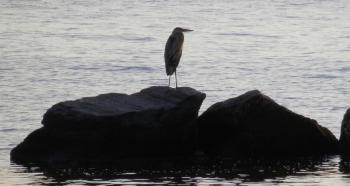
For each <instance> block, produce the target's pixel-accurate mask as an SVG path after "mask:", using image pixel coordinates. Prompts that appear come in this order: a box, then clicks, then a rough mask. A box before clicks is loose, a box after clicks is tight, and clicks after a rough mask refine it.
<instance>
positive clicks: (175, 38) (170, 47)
mask: <svg viewBox="0 0 350 186" xmlns="http://www.w3.org/2000/svg"><path fill="white" fill-rule="evenodd" d="M190 31H193V30H190V29H185V28H180V27H176V28H174V30H173V32H172V33H171V35H170V36H169V38H168V41H167V42H166V45H165V51H164V60H165V70H166V74H167V75H168V76H169V85H168V86H169V87H170V77H171V75H173V74H174V73H175V85H176V88H177V77H176V68H177V66H178V65H179V62H180V59H181V55H182V45H183V43H184V34H183V32H190Z"/></svg>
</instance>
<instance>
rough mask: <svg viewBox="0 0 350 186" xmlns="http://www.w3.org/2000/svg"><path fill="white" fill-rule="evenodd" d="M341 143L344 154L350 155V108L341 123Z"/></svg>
mask: <svg viewBox="0 0 350 186" xmlns="http://www.w3.org/2000/svg"><path fill="white" fill-rule="evenodd" d="M339 142H340V146H341V150H342V153H346V154H350V108H349V109H348V110H347V111H346V113H345V114H344V118H343V121H342V123H341V129H340V139H339Z"/></svg>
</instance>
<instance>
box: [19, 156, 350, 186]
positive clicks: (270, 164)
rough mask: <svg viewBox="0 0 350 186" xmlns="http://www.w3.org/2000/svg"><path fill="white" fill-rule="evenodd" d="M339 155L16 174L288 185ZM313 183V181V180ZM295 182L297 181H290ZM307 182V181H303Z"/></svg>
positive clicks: (343, 165)
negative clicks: (290, 180)
mask: <svg viewBox="0 0 350 186" xmlns="http://www.w3.org/2000/svg"><path fill="white" fill-rule="evenodd" d="M336 159H339V158H338V156H326V157H303V158H293V159H245V160H232V159H220V160H202V161H201V162H193V161H191V162H190V161H187V160H165V159H162V160H159V159H153V160H150V159H147V160H137V161H136V160H126V161H123V163H120V164H115V165H101V166H98V167H92V166H73V167H65V166H63V165H61V166H60V167H38V166H36V165H26V166H25V168H23V169H18V167H17V168H16V171H23V172H24V173H27V174H28V173H32V174H36V177H37V178H38V179H37V180H38V181H37V182H35V183H33V184H34V185H37V184H38V183H41V184H49V183H62V184H67V183H69V184H74V183H79V184H82V183H84V184H87V185H88V184H185V185H187V184H198V183H206V184H217V183H220V184H223V183H231V184H232V183H236V184H239V183H254V182H262V181H264V182H266V183H269V182H271V183H272V182H273V183H288V182H289V181H288V180H289V179H294V177H295V176H297V178H298V179H300V183H301V182H302V180H303V177H308V176H310V175H313V176H317V175H318V174H330V173H331V172H332V171H334V170H331V169H330V168H332V167H337V164H338V163H337V162H336V161H335V160H336ZM348 160H349V159H346V160H345V159H344V158H342V160H341V162H340V166H339V170H340V171H341V172H343V173H350V166H349V165H350V162H349V161H348ZM314 181H315V180H314ZM293 182H294V183H295V182H296V183H297V182H298V181H295V180H294V181H293ZM305 183H307V182H305Z"/></svg>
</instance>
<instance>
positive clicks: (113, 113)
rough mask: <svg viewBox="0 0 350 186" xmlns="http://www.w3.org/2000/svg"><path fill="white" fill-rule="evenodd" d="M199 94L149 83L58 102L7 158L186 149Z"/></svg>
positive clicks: (96, 157) (190, 147)
mask: <svg viewBox="0 0 350 186" xmlns="http://www.w3.org/2000/svg"><path fill="white" fill-rule="evenodd" d="M204 98H205V94H204V93H201V92H198V91H196V90H194V89H192V88H188V87H181V88H177V89H173V88H169V87H150V88H146V89H143V90H142V91H140V92H138V93H135V94H131V95H126V94H117V93H110V94H103V95H99V96H96V97H88V98H82V99H78V100H75V101H65V102H61V103H58V104H56V105H54V106H52V107H51V108H50V109H49V110H48V111H47V112H46V113H45V115H44V118H43V121H42V123H43V125H44V126H43V127H42V128H40V129H38V130H36V131H34V132H32V133H31V134H30V135H29V136H28V137H27V138H26V139H25V140H24V141H23V142H22V143H21V144H19V145H18V146H17V147H16V148H14V149H13V150H12V152H11V159H12V160H13V161H15V162H45V163H47V162H65V161H74V160H79V161H87V162H91V161H100V160H103V161H109V160H114V159H118V158H123V157H127V158H130V157H148V156H149V157H157V156H162V157H167V156H184V155H188V154H191V153H192V152H193V151H194V149H195V144H194V142H195V139H194V136H195V135H194V134H195V128H194V123H195V122H196V120H197V117H198V110H199V108H200V106H201V104H202V101H203V100H204Z"/></svg>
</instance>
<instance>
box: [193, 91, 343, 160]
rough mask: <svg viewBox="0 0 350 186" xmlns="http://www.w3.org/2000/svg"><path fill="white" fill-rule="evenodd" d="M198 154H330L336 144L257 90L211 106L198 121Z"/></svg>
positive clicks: (311, 123)
mask: <svg viewBox="0 0 350 186" xmlns="http://www.w3.org/2000/svg"><path fill="white" fill-rule="evenodd" d="M198 128H199V140H198V141H199V144H200V147H201V149H202V150H204V151H205V152H206V153H208V154H211V155H217V156H228V157H236V156H243V157H247V156H259V155H268V156H280V155H282V156H295V155H320V154H334V153H336V152H337V150H338V141H337V139H336V138H335V136H334V135H333V134H332V133H331V132H330V131H329V130H328V129H327V128H324V127H322V126H320V125H319V124H318V123H317V122H316V121H315V120H313V119H309V118H306V117H304V116H302V115H299V114H296V113H293V112H292V111H290V110H288V109H287V108H285V107H283V106H281V105H279V104H277V103H276V102H275V101H273V100H272V99H271V98H269V97H268V96H266V95H264V94H262V93H261V92H259V91H258V90H253V91H249V92H247V93H245V94H243V95H241V96H239V97H236V98H232V99H228V100H226V101H223V102H219V103H216V104H214V105H212V106H211V107H210V108H209V109H208V110H207V111H205V112H204V113H203V114H202V115H201V116H200V117H199V121H198Z"/></svg>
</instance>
